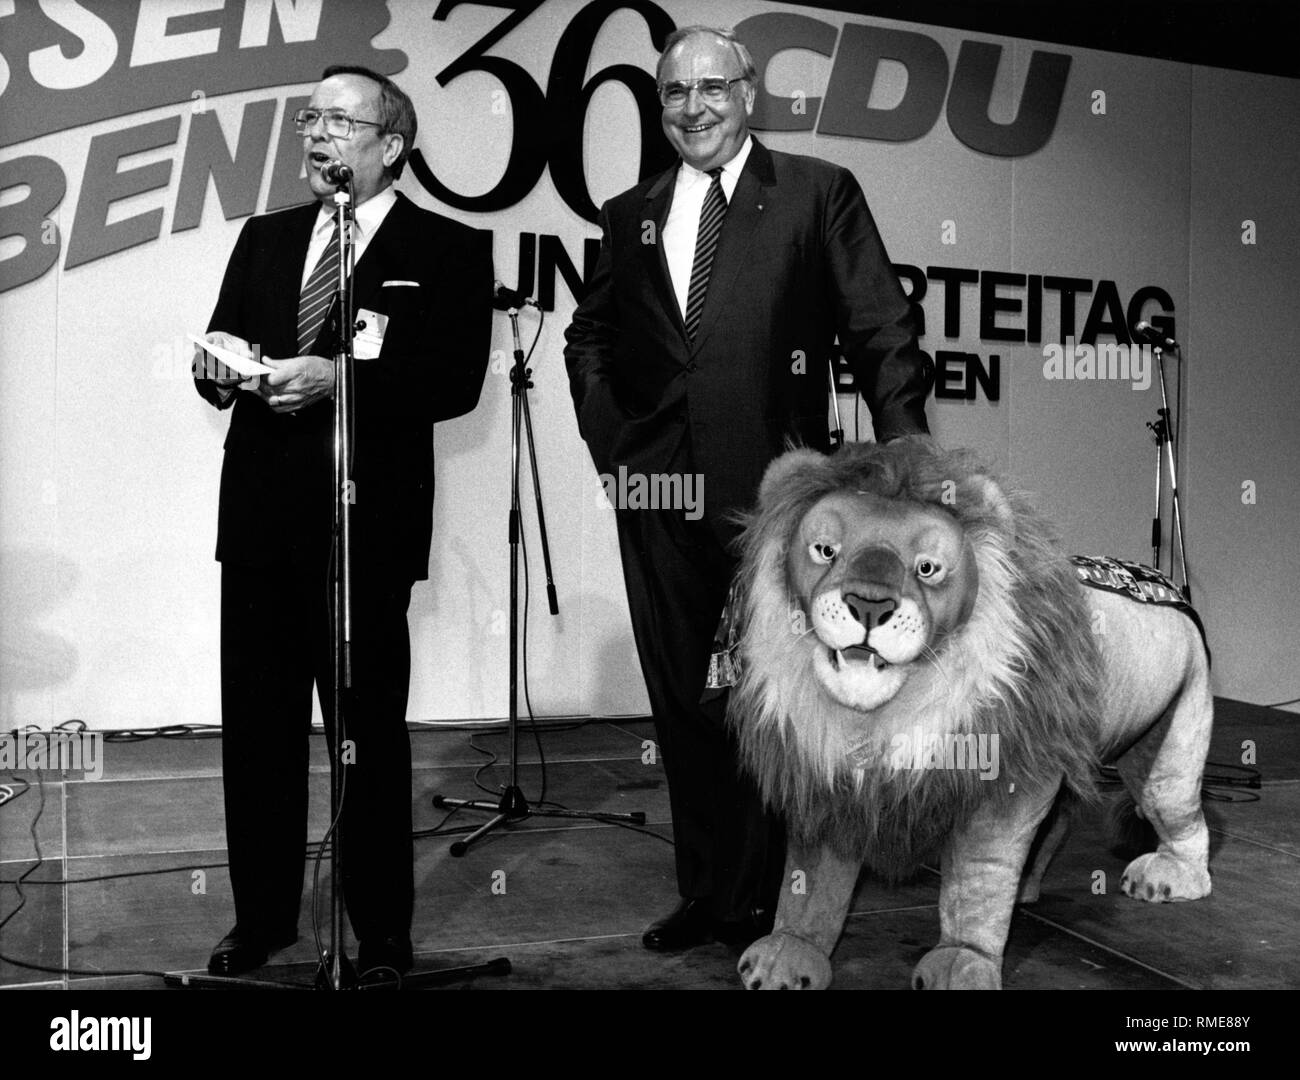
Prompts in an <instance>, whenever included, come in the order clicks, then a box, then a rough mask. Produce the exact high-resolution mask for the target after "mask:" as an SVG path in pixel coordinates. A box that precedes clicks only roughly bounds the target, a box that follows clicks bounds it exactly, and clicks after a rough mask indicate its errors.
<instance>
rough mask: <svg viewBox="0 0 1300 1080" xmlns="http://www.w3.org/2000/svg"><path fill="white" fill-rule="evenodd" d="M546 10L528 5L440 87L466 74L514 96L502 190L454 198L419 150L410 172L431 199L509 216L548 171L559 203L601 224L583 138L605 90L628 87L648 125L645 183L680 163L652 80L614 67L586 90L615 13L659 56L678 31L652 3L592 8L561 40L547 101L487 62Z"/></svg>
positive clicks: (446, 7) (606, 0)
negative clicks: (623, 14)
mask: <svg viewBox="0 0 1300 1080" xmlns="http://www.w3.org/2000/svg"><path fill="white" fill-rule="evenodd" d="M461 2H462V0H443V3H441V4H440V5H439V6H438V10H437V11H436V12H435V13H434V16H433V17H434V19H437V20H440V19H445V18H446V17H447V15H448V14H449V13H450V12H451V11H452V10H454V9H455V8H457V7H459V6H460V3H461ZM540 3H541V0H524V2H522V3H518V4H515V5H513V6H514V12H513V14H511V15H510V16H509V17H508V18H507V19H505V20H504V21H503V22H502V23H501V24H500V25H499V26H497V27H496V28H494V29H493V30H492V32H491V33H489V34H487V35H486V36H484V37H483V38H481V39H480V40H478V41H477V42H475V43H474V44H473V45H472V46H471V47H470V48H469V49H468V50H466V51H465V53H464V54H462V55H461V56H460V57H459V58H458V59H457V60H456V61H455V62H454V63H452V64H450V65H449V66H447V67H446V68H444V69H443V70H442V71H440V72H439V73H438V75H437V80H438V85H439V86H446V85H447V84H448V83H449V82H451V81H452V80H453V79H455V78H456V77H457V76H459V75H462V74H464V73H465V72H467V71H482V72H485V73H487V74H489V75H492V76H493V77H495V78H496V79H498V80H499V81H500V82H501V85H502V86H503V87H504V88H505V90H506V93H507V94H508V95H509V96H510V108H511V112H512V114H513V116H514V141H513V143H512V144H511V147H510V159H509V161H508V162H507V163H506V169H505V172H504V174H503V175H502V177H501V179H500V180H499V181H498V182H497V185H496V187H494V188H493V189H492V190H491V191H489V192H486V193H484V194H482V195H461V194H459V193H457V192H455V191H452V190H451V189H450V188H449V187H447V185H446V184H444V183H443V182H442V181H441V180H439V179H438V178H437V177H436V176H434V175H433V170H432V169H430V168H429V164H428V162H427V161H426V160H425V158H424V155H423V154H422V153H421V152H420V151H419V150H418V149H417V150H415V152H414V153H412V154H411V158H410V164H411V172H412V175H414V176H415V178H416V179H417V180H418V181H419V182H420V184H421V185H422V186H423V187H424V189H425V190H426V191H428V192H429V194H431V195H433V196H434V197H435V198H437V199H440V200H442V201H443V202H445V203H447V204H448V205H450V206H455V207H457V208H458V209H461V210H476V211H491V210H504V209H505V208H506V207H509V206H513V205H514V204H515V203H517V202H519V201H520V200H522V199H523V198H524V197H525V196H526V195H527V194H528V193H529V192H530V191H532V189H533V188H534V186H536V184H537V181H538V180H540V179H541V176H542V171H543V170H544V169H545V168H546V166H547V164H549V165H550V167H551V179H552V180H553V181H554V182H555V190H556V192H557V193H558V194H559V196H560V198H562V199H563V200H564V202H565V204H566V205H567V206H568V207H569V208H570V209H571V210H573V212H574V213H576V214H578V215H579V216H581V217H582V218H584V219H585V220H587V221H590V222H595V220H596V216H597V208H596V205H595V203H594V202H592V199H591V194H590V193H589V192H588V190H587V177H586V171H585V169H584V167H583V140H582V134H583V126H584V124H585V121H586V116H587V106H588V105H589V104H590V102H591V97H592V95H593V94H594V93H595V92H596V90H597V89H599V88H600V87H601V86H602V85H603V84H604V83H607V82H621V83H622V84H623V85H624V86H626V87H627V88H628V89H629V90H630V91H631V92H632V96H633V97H634V99H635V100H636V103H637V111H638V113H639V115H640V123H641V161H640V166H639V169H638V173H637V175H638V177H639V178H640V179H645V177H647V176H650V175H652V174H653V173H656V172H661V171H662V170H664V169H666V168H667V167H668V166H669V165H671V164H672V162H673V160H674V158H675V155H674V153H673V150H672V148H671V147H670V146H669V145H668V143H667V141H666V140H665V139H664V138H663V136H662V134H661V133H660V130H659V100H658V96H657V94H656V91H655V80H654V76H653V75H651V74H650V73H649V72H646V71H643V70H641V68H639V67H636V66H635V65H632V64H615V65H614V66H612V67H608V68H605V69H604V70H603V71H599V72H597V73H596V74H595V75H593V76H592V77H591V79H590V80H589V81H588V82H587V83H586V84H585V85H584V84H583V82H582V78H583V75H584V74H585V73H586V70H587V61H588V60H589V59H590V58H591V49H592V46H593V45H594V44H595V40H596V35H597V34H598V33H599V32H600V29H601V27H602V26H603V25H604V24H605V21H606V20H607V19H608V18H609V17H610V16H611V15H612V14H614V12H616V11H620V10H623V9H628V10H630V11H635V12H636V13H637V14H638V15H640V16H641V17H642V18H643V19H645V21H646V25H647V26H648V27H649V29H650V41H651V43H652V44H653V45H654V46H655V48H656V49H658V48H662V47H663V43H664V39H665V38H667V36H668V35H669V34H670V33H672V31H673V30H674V29H675V28H676V24H674V22H673V20H672V19H671V18H669V17H668V15H667V14H665V12H664V11H663V9H662V8H660V7H659V6H658V5H657V4H654V3H651V2H650V0H593V2H592V3H590V4H588V5H587V6H586V7H584V8H583V9H582V10H581V11H580V12H579V13H578V14H577V16H575V17H574V18H573V19H572V21H571V22H570V23H569V25H568V26H567V27H566V28H565V31H564V33H563V34H562V35H561V36H560V41H559V44H558V45H557V46H556V49H555V55H554V57H553V59H552V61H551V74H550V78H549V80H548V82H547V88H546V93H545V95H543V93H542V90H541V88H540V87H539V86H538V85H537V83H536V82H535V81H534V80H533V77H532V76H531V75H529V74H528V72H526V71H525V70H524V69H523V68H521V67H520V66H519V65H518V64H516V63H514V62H513V61H511V60H506V59H503V58H501V57H498V56H486V55H484V54H485V52H486V51H487V49H489V48H491V47H492V46H493V45H495V44H496V43H497V42H498V41H499V40H501V38H502V37H504V36H505V35H506V34H507V33H508V32H509V31H510V30H512V29H514V27H516V26H518V25H519V23H520V22H522V21H523V20H524V19H525V18H527V16H528V15H530V14H532V12H534V11H535V10H536V9H537V8H538V7H539V6H540ZM501 6H506V5H501Z"/></svg>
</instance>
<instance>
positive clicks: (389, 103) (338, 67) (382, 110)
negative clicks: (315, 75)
mask: <svg viewBox="0 0 1300 1080" xmlns="http://www.w3.org/2000/svg"><path fill="white" fill-rule="evenodd" d="M334 75H360V76H362V77H363V78H366V79H370V80H371V81H372V82H377V83H378V84H379V123H380V124H381V125H382V126H381V127H380V129H379V132H380V134H381V135H400V136H401V137H402V152H401V153H400V154H398V155H397V160H396V161H394V162H393V164H392V167H391V168H390V169H389V170H388V171H389V172H390V173H392V175H393V179H394V180H397V179H398V178H400V177H401V175H402V169H404V168H405V167H406V159H407V158H408V157H410V156H411V151H412V150H414V149H415V128H416V121H415V105H414V104H412V102H411V99H410V98H409V97H407V96H406V91H404V90H403V89H402V88H401V87H400V86H398V85H397V83H395V82H393V80H392V79H390V78H388V77H387V76H386V75H380V74H379V72H377V71H371V70H370V69H369V68H366V67H361V66H359V65H357V64H333V65H331V66H330V67H327V68H326V69H325V73H324V74H323V75H322V76H321V78H322V79H328V78H331V77H332V76H334Z"/></svg>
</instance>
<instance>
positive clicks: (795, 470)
mask: <svg viewBox="0 0 1300 1080" xmlns="http://www.w3.org/2000/svg"><path fill="white" fill-rule="evenodd" d="M826 468H827V457H826V455H825V454H822V453H820V452H818V451H816V450H809V449H808V448H806V447H802V448H800V449H797V450H787V451H786V452H785V453H784V454H782V455H781V456H780V457H778V458H775V459H774V460H773V461H772V463H771V464H770V465H768V467H767V471H766V472H764V473H763V482H762V483H761V484H760V485H759V488H758V505H759V507H760V509H768V508H771V507H773V506H775V505H776V504H777V503H778V502H780V501H782V500H783V499H784V498H785V497H786V496H788V495H791V494H794V495H798V494H799V493H800V492H803V491H807V490H808V487H809V486H810V485H812V484H814V483H815V482H816V480H817V479H818V478H819V477H820V476H821V475H822V474H823V473H824V472H825V470H826Z"/></svg>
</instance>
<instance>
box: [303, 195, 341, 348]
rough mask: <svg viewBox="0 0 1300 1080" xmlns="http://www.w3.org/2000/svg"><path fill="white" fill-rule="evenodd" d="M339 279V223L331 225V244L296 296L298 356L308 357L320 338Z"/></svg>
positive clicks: (326, 247) (327, 245)
mask: <svg viewBox="0 0 1300 1080" xmlns="http://www.w3.org/2000/svg"><path fill="white" fill-rule="evenodd" d="M338 280H339V223H338V222H337V221H336V222H334V232H333V233H331V234H330V242H329V243H328V244H326V245H325V250H324V251H323V252H321V257H320V261H319V262H317V263H316V269H314V270H313V271H312V272H311V277H309V278H308V279H307V284H305V285H304V286H303V287H302V293H301V295H300V296H299V297H298V355H299V356H309V355H311V350H312V347H313V346H314V345H315V344H316V338H317V337H319V336H320V331H321V327H322V326H324V325H325V316H326V315H328V314H329V310H330V305H331V304H332V303H333V301H334V294H335V293H336V292H337V291H338Z"/></svg>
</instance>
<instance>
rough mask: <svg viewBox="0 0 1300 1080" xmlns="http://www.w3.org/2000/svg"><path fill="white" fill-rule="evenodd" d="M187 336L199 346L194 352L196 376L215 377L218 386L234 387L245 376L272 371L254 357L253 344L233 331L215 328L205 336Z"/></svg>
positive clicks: (248, 377) (213, 378)
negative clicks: (229, 332)
mask: <svg viewBox="0 0 1300 1080" xmlns="http://www.w3.org/2000/svg"><path fill="white" fill-rule="evenodd" d="M186 336H187V337H188V338H189V339H190V340H191V341H192V342H194V344H195V345H196V346H198V348H197V349H195V351H194V364H193V369H194V374H195V377H197V378H208V379H212V380H214V381H215V382H216V384H217V385H218V386H221V387H232V386H235V385H237V384H239V383H242V382H243V381H244V380H245V379H251V378H254V377H256V376H258V375H266V374H269V373H270V371H271V370H272V369H271V368H269V367H267V366H266V365H265V364H262V363H259V362H258V361H257V360H254V359H252V357H253V348H252V346H251V345H249V344H248V342H247V341H245V340H244V339H243V338H240V337H235V335H234V334H227V333H225V332H223V331H221V330H213V331H212V332H211V333H209V334H207V335H206V336H204V337H199V336H198V335H197V334H188V335H186Z"/></svg>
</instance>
